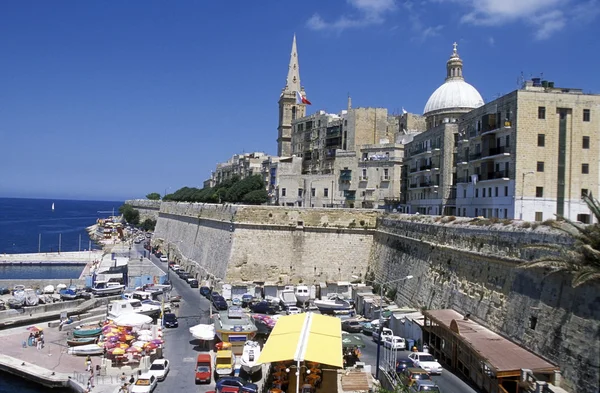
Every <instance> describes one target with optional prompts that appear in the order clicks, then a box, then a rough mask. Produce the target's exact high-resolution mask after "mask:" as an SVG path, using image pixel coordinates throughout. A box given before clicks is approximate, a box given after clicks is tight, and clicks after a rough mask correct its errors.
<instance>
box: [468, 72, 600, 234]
mask: <svg viewBox="0 0 600 393" xmlns="http://www.w3.org/2000/svg"><path fill="white" fill-rule="evenodd" d="M599 114H600V95H591V94H583V92H582V90H581V89H567V88H557V87H554V83H553V82H546V81H541V80H540V79H539V78H534V79H533V80H532V81H527V82H525V83H524V85H523V87H522V89H521V90H516V91H513V92H512V93H509V94H507V95H505V96H503V97H500V98H498V99H497V100H494V101H492V102H490V103H488V104H486V105H484V106H482V107H480V108H478V109H476V110H473V111H471V112H469V113H468V114H466V115H465V116H464V119H463V121H461V123H460V126H459V127H460V131H459V135H460V138H459V141H458V151H457V166H458V169H457V175H458V178H457V183H458V189H457V191H458V192H457V194H458V195H457V214H458V215H461V216H484V217H498V218H518V219H523V220H527V221H534V220H535V221H543V220H547V219H552V218H555V216H556V215H559V216H564V217H567V218H569V219H571V220H575V221H580V222H584V223H589V222H591V220H592V218H593V216H592V215H591V214H590V211H589V209H588V207H587V205H586V204H585V203H584V202H583V201H582V199H581V197H582V196H583V195H585V194H587V193H590V192H592V193H593V194H594V195H596V196H597V195H599V194H600V185H599V183H600V171H599V170H600V168H599V161H598V157H600V150H599V149H600V146H599V143H600V115H599Z"/></svg>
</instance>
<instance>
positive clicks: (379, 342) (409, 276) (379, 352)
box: [375, 275, 413, 379]
mask: <svg viewBox="0 0 600 393" xmlns="http://www.w3.org/2000/svg"><path fill="white" fill-rule="evenodd" d="M411 278H413V276H411V275H408V276H406V277H402V278H399V279H396V280H391V281H387V282H382V283H380V284H379V328H378V329H379V340H377V365H376V370H375V378H376V379H379V357H380V355H381V333H382V332H383V287H384V286H385V285H389V284H393V283H396V282H400V281H405V280H410V279H411Z"/></svg>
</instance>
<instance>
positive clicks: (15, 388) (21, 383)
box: [0, 371, 70, 393]
mask: <svg viewBox="0 0 600 393" xmlns="http://www.w3.org/2000/svg"><path fill="white" fill-rule="evenodd" d="M15 392H18V393H62V392H70V391H69V390H68V389H65V388H60V389H50V388H47V387H45V386H42V385H38V384H36V383H33V382H31V381H28V380H26V379H24V378H21V377H16V376H14V375H12V374H8V373H4V372H2V371H0V393H15Z"/></svg>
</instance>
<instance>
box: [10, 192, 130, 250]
mask: <svg viewBox="0 0 600 393" xmlns="http://www.w3.org/2000/svg"><path fill="white" fill-rule="evenodd" d="M52 203H54V211H52ZM122 204H123V202H107V201H70V200H59V199H21V198H0V253H8V254H15V253H35V252H38V241H39V236H40V234H41V247H40V251H41V252H56V251H58V248H59V241H60V249H61V251H78V250H79V249H80V248H79V236H80V235H81V250H84V249H87V248H88V247H89V240H90V239H89V237H88V234H87V232H86V231H85V229H86V228H87V227H89V226H90V225H93V224H95V223H96V220H97V219H98V218H106V217H108V216H110V215H111V214H112V210H113V209H114V210H115V212H116V214H118V209H119V207H120V206H121V205H122ZM99 211H100V212H102V213H99ZM107 211H109V212H110V213H106V212H107ZM92 248H94V244H93V243H92ZM96 248H97V247H96Z"/></svg>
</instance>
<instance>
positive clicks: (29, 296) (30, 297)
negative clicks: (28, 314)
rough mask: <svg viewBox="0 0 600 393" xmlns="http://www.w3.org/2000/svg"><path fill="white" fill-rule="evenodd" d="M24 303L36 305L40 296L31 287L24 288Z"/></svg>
mask: <svg viewBox="0 0 600 393" xmlns="http://www.w3.org/2000/svg"><path fill="white" fill-rule="evenodd" d="M24 292H25V304H26V305H27V306H37V305H38V303H39V302H40V298H39V297H38V295H37V293H35V291H34V290H33V289H31V288H28V289H26V290H25V291H24Z"/></svg>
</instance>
